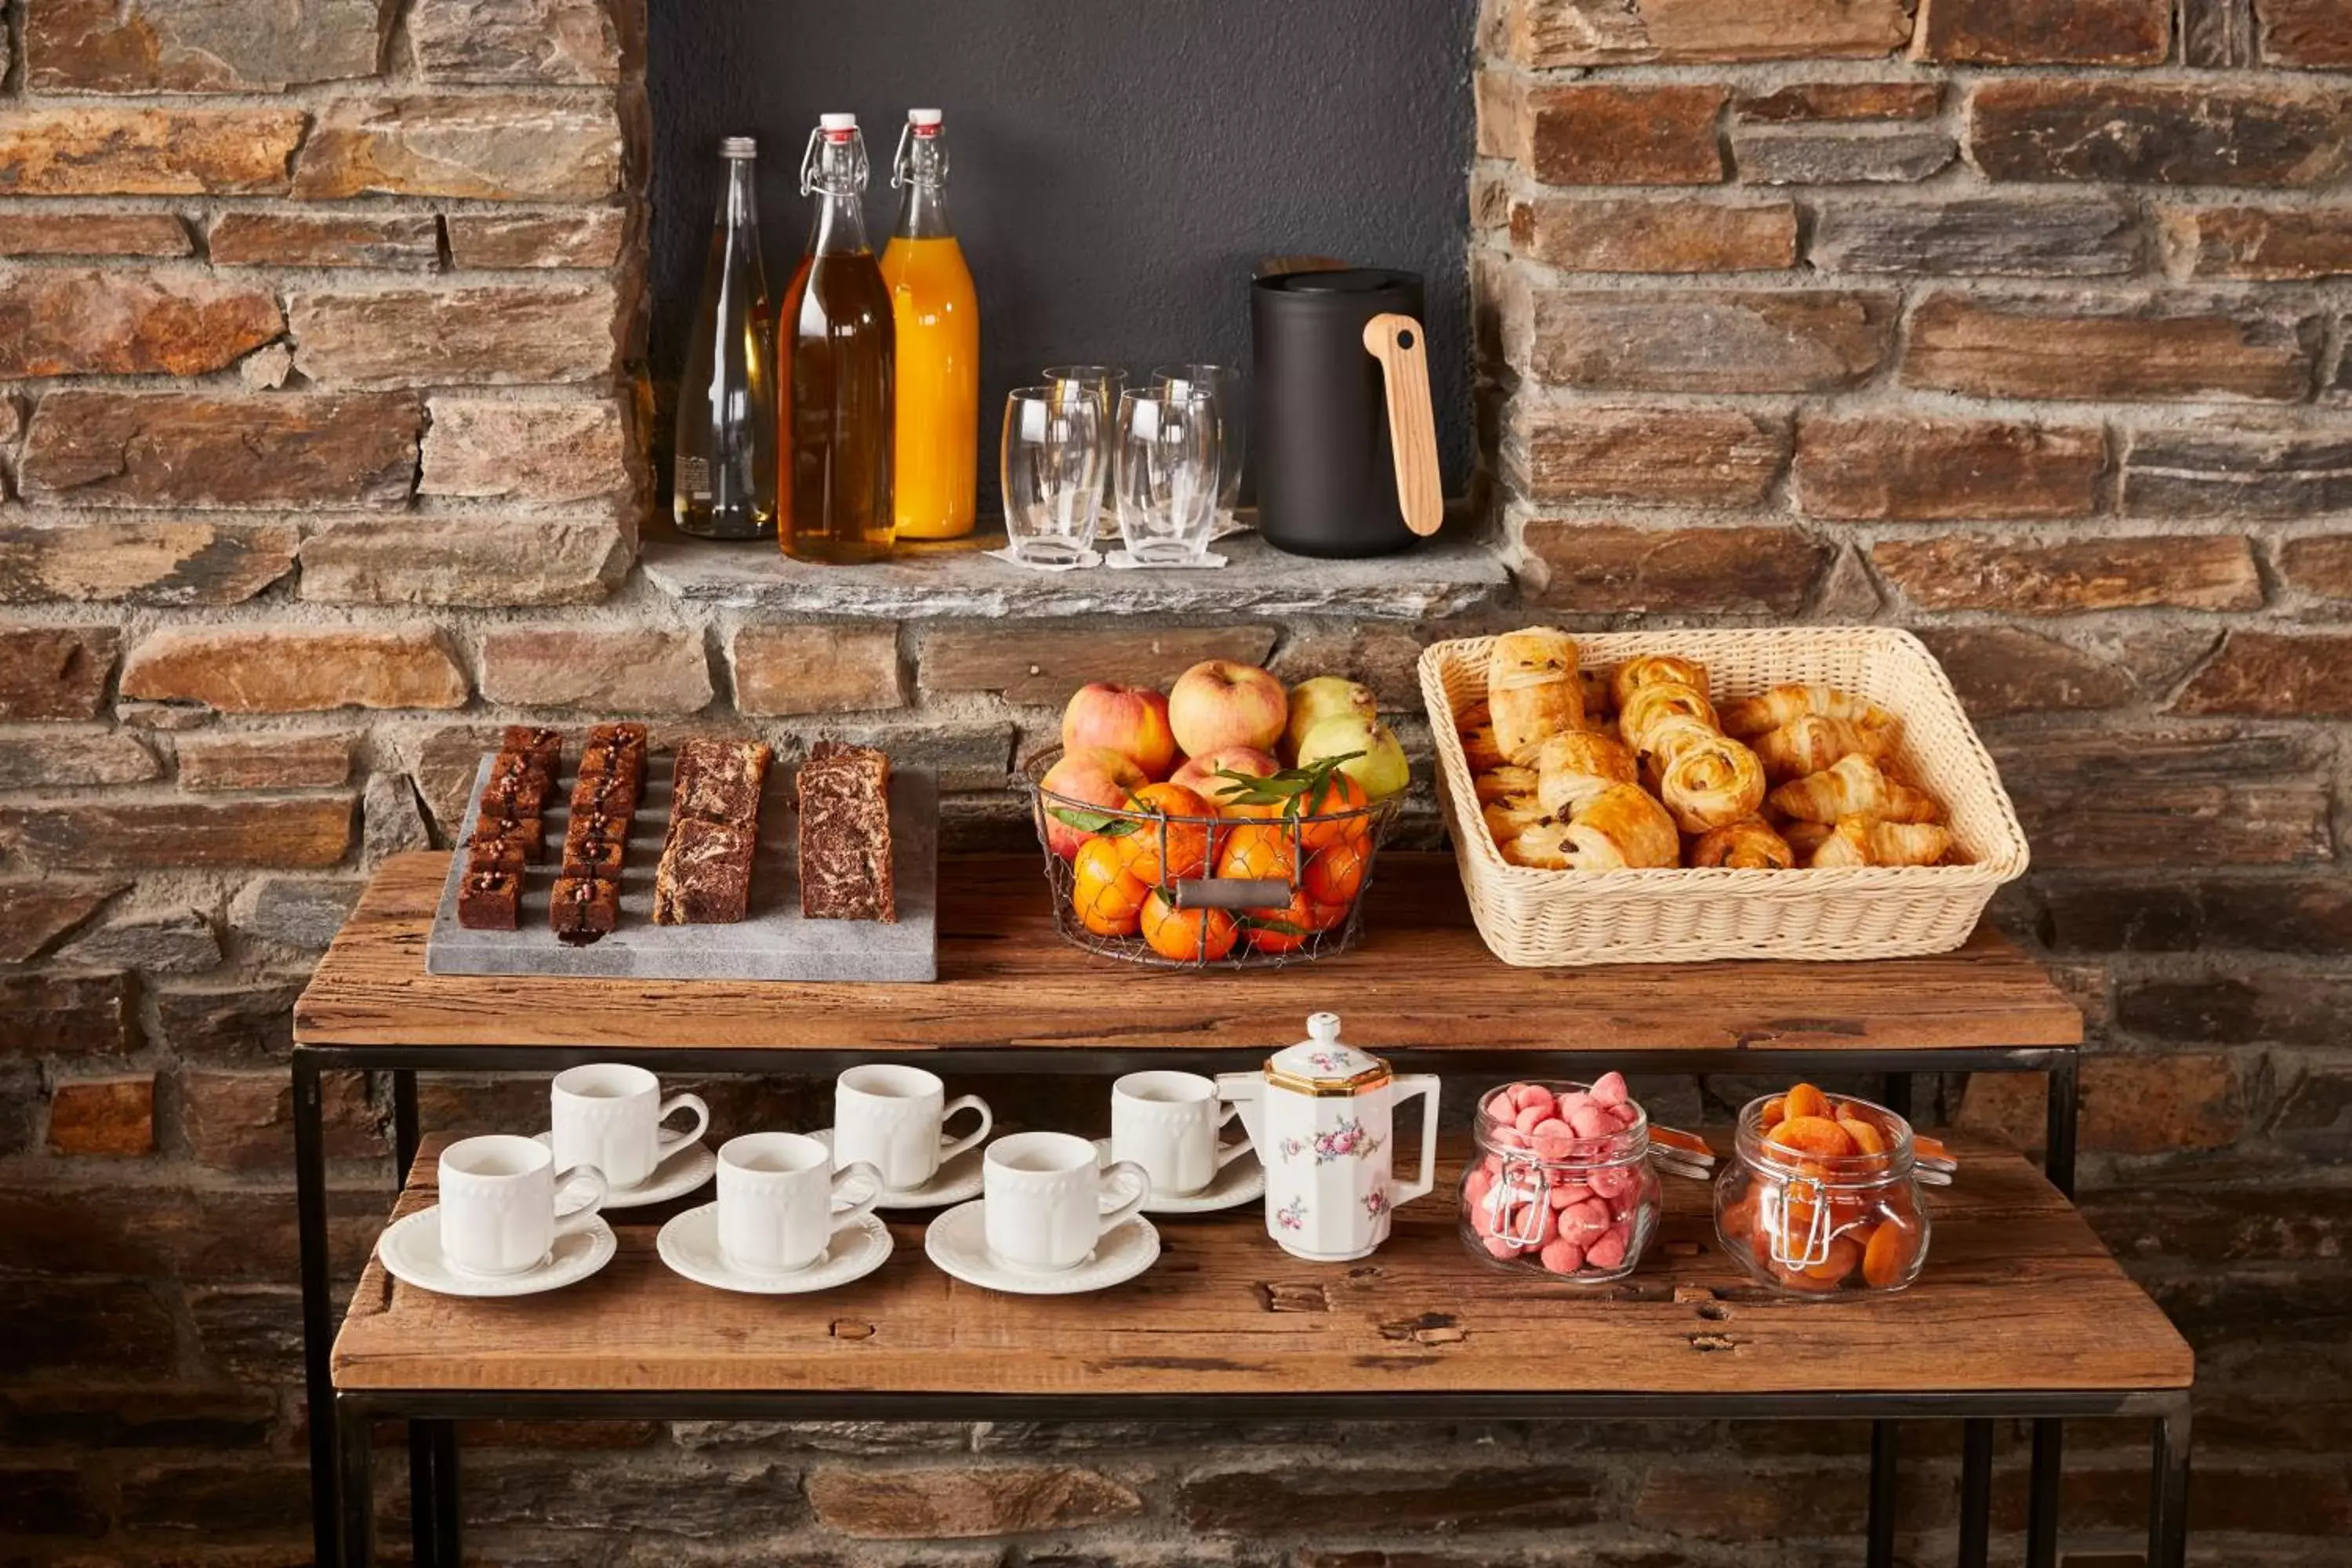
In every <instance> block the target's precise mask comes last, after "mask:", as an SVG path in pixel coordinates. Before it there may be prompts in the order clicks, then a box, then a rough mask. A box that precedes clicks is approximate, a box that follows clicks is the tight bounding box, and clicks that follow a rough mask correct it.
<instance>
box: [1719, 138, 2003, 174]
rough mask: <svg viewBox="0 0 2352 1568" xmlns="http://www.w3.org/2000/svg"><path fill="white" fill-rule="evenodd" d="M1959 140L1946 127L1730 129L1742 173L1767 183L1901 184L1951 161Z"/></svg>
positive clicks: (1734, 162)
mask: <svg viewBox="0 0 2352 1568" xmlns="http://www.w3.org/2000/svg"><path fill="white" fill-rule="evenodd" d="M1958 153H1959V144H1958V142H1954V141H1953V140H1952V138H1951V137H1950V136H1949V135H1948V134H1947V133H1945V132H1941V131H1931V130H1927V129H1923V128H1918V127H1912V126H1891V127H1877V126H1874V127H1871V128H1869V129H1866V130H1859V131H1854V130H1823V129H1820V128H1816V127H1803V126H1799V127H1790V126H1765V127H1760V128H1759V127H1748V126H1742V127H1739V128H1738V129H1736V130H1734V131H1733V132H1732V133H1731V163H1732V167H1733V168H1735V169H1737V170H1738V174H1739V178H1741V179H1742V180H1745V181H1747V182H1748V183H1749V184H1764V185H1843V184H1909V183H1912V182H1915V181H1918V180H1924V179H1926V178H1927V176H1928V175H1930V174H1935V173H1936V172H1937V170H1939V169H1941V168H1943V167H1944V166H1945V165H1947V164H1948V163H1951V161H1952V160H1953V158H1954V157H1956V156H1958Z"/></svg>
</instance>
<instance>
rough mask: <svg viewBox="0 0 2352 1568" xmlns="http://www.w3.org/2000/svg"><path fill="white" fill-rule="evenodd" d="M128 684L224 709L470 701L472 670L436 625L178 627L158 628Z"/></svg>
mask: <svg viewBox="0 0 2352 1568" xmlns="http://www.w3.org/2000/svg"><path fill="white" fill-rule="evenodd" d="M122 691H123V695H124V696H126V697H143V698H150V699H153V700H157V701H164V702H203V703H206V704H209V705H210V706H212V707H214V708H217V709H219V710H221V711H222V712H224V713H309V712H317V711H321V710H326V709H330V708H462V707H464V706H465V703H466V698H467V682H466V671H465V668H464V667H463V666H461V665H460V664H459V663H458V662H457V658H456V656H454V655H453V654H452V653H451V652H450V651H449V647H448V645H447V644H446V642H445V641H443V639H442V637H441V634H440V633H439V632H438V631H436V630H435V629H434V628H433V627H431V626H398V627H389V628H383V629H371V628H364V627H359V626H317V627H311V626H218V627H208V628H197V627H178V628H173V629H167V630H164V631H159V632H155V633H152V634H151V635H150V636H149V637H147V639H146V640H145V641H143V642H142V643H141V644H140V645H139V646H138V647H135V648H133V649H132V650H131V658H130V659H129V661H128V662H127V663H126V664H125V665H124V666H123V670H122Z"/></svg>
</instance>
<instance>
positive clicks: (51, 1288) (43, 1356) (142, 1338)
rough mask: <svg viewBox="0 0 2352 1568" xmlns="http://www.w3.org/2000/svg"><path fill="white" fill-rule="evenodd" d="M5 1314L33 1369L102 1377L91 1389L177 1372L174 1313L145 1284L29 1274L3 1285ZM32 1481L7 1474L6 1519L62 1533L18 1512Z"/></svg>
mask: <svg viewBox="0 0 2352 1568" xmlns="http://www.w3.org/2000/svg"><path fill="white" fill-rule="evenodd" d="M0 1313H5V1316H6V1318H7V1320H8V1323H9V1334H8V1338H9V1344H10V1346H11V1347H12V1349H16V1350H18V1351H20V1352H21V1351H29V1352H31V1361H32V1364H34V1365H37V1366H39V1367H42V1368H45V1369H53V1370H55V1371H56V1372H58V1373H73V1372H79V1373H84V1374H91V1373H95V1374H96V1375H95V1376H92V1377H89V1378H88V1379H87V1380H88V1381H89V1382H97V1381H100V1379H103V1380H105V1381H109V1382H111V1381H113V1380H115V1379H119V1378H135V1377H149V1378H154V1377H163V1376H165V1375H167V1374H168V1373H170V1372H171V1370H172V1362H173V1329H172V1312H171V1309H170V1308H169V1307H167V1306H165V1305H164V1303H163V1301H162V1300H160V1299H159V1298H158V1296H157V1293H156V1292H155V1291H154V1290H152V1289H150V1288H149V1287H147V1286H145V1285H142V1284H138V1283H135V1282H133V1281H130V1280H109V1281H105V1282H99V1281H86V1280H64V1279H40V1278H38V1277H36V1276H29V1275H28V1276H24V1277H21V1278H18V1279H10V1280H9V1281H7V1283H6V1284H5V1286H0ZM90 1468H91V1467H90V1466H89V1465H88V1464H87V1463H85V1464H84V1465H83V1466H82V1470H83V1472H84V1473H85V1474H86V1473H88V1472H89V1469H90ZM66 1474H67V1475H68V1477H70V1475H71V1474H72V1472H71V1471H68V1472H66ZM26 1475H27V1472H26V1471H25V1470H22V1469H16V1468H8V1469H0V1477H5V1478H6V1479H5V1480H0V1518H5V1519H6V1520H7V1521H9V1528H10V1530H11V1531H17V1530H46V1531H57V1526H56V1525H55V1524H54V1522H52V1521H50V1520H42V1521H40V1522H36V1519H37V1517H38V1516H37V1515H36V1514H35V1513H34V1512H32V1511H30V1510H27V1511H18V1510H21V1509H24V1508H25V1500H26V1494H25V1492H24V1491H23V1490H21V1488H22V1487H23V1485H24V1481H25V1478H26ZM91 1517H92V1518H93V1519H97V1518H101V1517H102V1516H101V1515H98V1514H93V1515H92V1516H91ZM70 1528H71V1527H68V1529H70ZM103 1528H104V1527H103V1525H102V1524H101V1525H100V1527H99V1529H100V1530H101V1531H102V1530H103ZM58 1532H60V1533H62V1532H63V1531H58ZM76 1532H77V1533H79V1531H76ZM97 1532H98V1531H90V1533H97Z"/></svg>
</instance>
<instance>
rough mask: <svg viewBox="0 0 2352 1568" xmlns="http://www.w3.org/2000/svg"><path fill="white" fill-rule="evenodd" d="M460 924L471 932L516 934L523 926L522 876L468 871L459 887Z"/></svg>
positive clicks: (498, 871) (517, 873)
mask: <svg viewBox="0 0 2352 1568" xmlns="http://www.w3.org/2000/svg"><path fill="white" fill-rule="evenodd" d="M457 923H458V924H459V925H461V926H464V927H465V928H466V929H467V931H512V930H514V929H515V928H516V927H517V926H518V925H520V924H521V923H522V874H521V873H520V872H519V871H505V870H474V869H468V870H467V873H466V876H465V879H464V880H462V881H460V882H459V883H458V884H457Z"/></svg>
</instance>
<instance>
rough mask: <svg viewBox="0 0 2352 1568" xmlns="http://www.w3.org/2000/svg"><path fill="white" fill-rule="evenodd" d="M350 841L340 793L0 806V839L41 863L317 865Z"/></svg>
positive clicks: (329, 861)
mask: <svg viewBox="0 0 2352 1568" xmlns="http://www.w3.org/2000/svg"><path fill="white" fill-rule="evenodd" d="M351 841H352V797H351V796H350V795H295V796H287V797H272V796H260V797H257V798H254V799H250V800H237V801H194V800H182V801H140V802H137V803H134V804H125V805H79V804H77V805H54V806H34V805H28V806H13V807H8V808H6V809H0V844H5V845H8V846H12V847H15V848H16V849H17V850H19V851H21V852H22V853H24V854H25V855H26V856H28V857H29V858H31V859H32V860H33V861H34V862H35V863H36V864H38V865H44V866H71V867H97V868H114V867H120V868H125V869H128V868H134V867H140V868H144V867H170V866H275V867H285V868H301V867H324V866H332V865H335V864H337V863H339V862H340V861H341V859H342V858H343V853H344V851H345V850H346V849H348V848H349V847H351Z"/></svg>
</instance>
